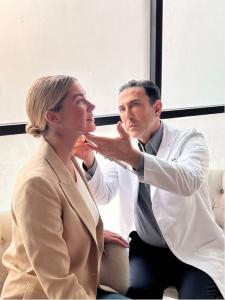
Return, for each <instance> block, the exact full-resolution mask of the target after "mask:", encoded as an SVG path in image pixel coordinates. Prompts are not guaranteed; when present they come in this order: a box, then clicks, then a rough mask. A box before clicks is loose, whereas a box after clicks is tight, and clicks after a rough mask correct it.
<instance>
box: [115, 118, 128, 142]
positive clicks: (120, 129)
mask: <svg viewBox="0 0 225 300" xmlns="http://www.w3.org/2000/svg"><path fill="white" fill-rule="evenodd" d="M116 127H117V131H118V133H119V135H120V137H121V138H128V137H129V135H128V133H127V132H126V130H125V129H124V127H123V125H122V122H120V121H119V122H118V123H117V124H116Z"/></svg>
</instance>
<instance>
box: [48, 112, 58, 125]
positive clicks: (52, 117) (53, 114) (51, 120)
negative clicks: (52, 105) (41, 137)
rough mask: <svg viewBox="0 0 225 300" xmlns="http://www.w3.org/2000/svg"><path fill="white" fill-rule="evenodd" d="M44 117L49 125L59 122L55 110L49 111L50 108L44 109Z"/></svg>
mask: <svg viewBox="0 0 225 300" xmlns="http://www.w3.org/2000/svg"><path fill="white" fill-rule="evenodd" d="M45 119H46V121H47V122H48V124H51V125H58V124H59V116H58V114H57V112H55V111H50V110H48V111H46V113H45Z"/></svg>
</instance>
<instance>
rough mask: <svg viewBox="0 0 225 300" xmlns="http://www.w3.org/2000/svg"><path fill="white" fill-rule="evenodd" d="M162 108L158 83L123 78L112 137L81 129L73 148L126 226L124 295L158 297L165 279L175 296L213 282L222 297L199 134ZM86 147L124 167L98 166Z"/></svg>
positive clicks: (217, 237)
mask: <svg viewBox="0 0 225 300" xmlns="http://www.w3.org/2000/svg"><path fill="white" fill-rule="evenodd" d="M161 111H162V102H161V100H160V93H159V89H158V88H157V86H155V85H154V84H153V83H152V82H150V81H130V82H128V83H126V84H125V85H123V86H122V87H121V89H120V92H119V112H120V117H121V120H122V123H123V125H122V124H121V123H118V125H117V129H118V132H119V137H117V138H104V137H96V136H93V135H90V134H87V135H86V140H85V139H84V140H83V141H81V142H80V144H79V145H77V147H76V149H77V154H78V156H80V157H82V158H83V161H84V168H85V170H86V173H87V177H88V180H89V186H90V188H91V190H92V192H93V194H94V196H95V199H96V201H97V202H98V203H99V204H104V203H107V202H109V201H110V200H111V199H112V198H113V197H114V196H115V194H116V193H117V192H119V195H120V205H121V221H122V222H121V230H122V233H123V234H128V233H130V232H131V233H130V238H131V241H130V252H129V259H130V288H129V290H128V297H130V298H162V295H163V291H164V290H165V289H166V287H168V286H171V285H172V286H175V287H176V288H177V290H178V292H179V298H185V299H190V298H198V299H203V298H204V299H209V298H216V294H217V292H218V288H219V290H220V291H221V293H222V294H223V296H225V289H224V234H223V231H222V229H220V228H219V226H218V225H217V224H216V223H215V221H214V219H213V214H212V208H211V203H210V199H209V193H208V187H207V170H208V161H209V157H208V149H207V146H206V144H205V141H204V137H203V136H202V134H200V133H198V132H197V131H196V130H194V129H193V130H179V129H177V128H173V127H170V126H168V125H166V124H165V123H164V122H162V121H161V120H160V114H161ZM131 138H134V139H137V143H138V147H139V149H138V148H137V147H135V146H134V145H133V144H132V142H131ZM81 149H82V151H80V150H81ZM93 150H95V151H97V152H99V153H101V154H103V155H104V156H106V157H110V158H113V159H114V160H120V161H122V162H124V163H126V165H130V166H131V167H132V168H131V169H130V171H131V172H129V170H128V169H125V168H122V167H121V166H119V165H117V164H116V163H115V162H109V163H108V166H107V167H105V168H104V170H102V171H101V170H100V167H99V166H98V164H97V161H96V160H95V158H94V152H93ZM81 153H82V155H81ZM103 174H104V175H103ZM132 230H133V231H132Z"/></svg>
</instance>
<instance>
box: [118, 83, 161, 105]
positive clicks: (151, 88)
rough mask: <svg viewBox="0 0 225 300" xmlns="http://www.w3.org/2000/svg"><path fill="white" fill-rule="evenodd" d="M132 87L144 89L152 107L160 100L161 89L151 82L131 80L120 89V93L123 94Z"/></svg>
mask: <svg viewBox="0 0 225 300" xmlns="http://www.w3.org/2000/svg"><path fill="white" fill-rule="evenodd" d="M132 87H143V89H144V90H145V93H146V94H147V95H148V97H149V102H150V104H151V105H152V104H154V103H155V102H156V100H159V99H160V90H159V88H158V87H157V85H155V84H154V83H153V82H151V81H149V80H130V81H128V82H127V83H125V84H123V85H122V86H121V87H120V88H119V93H121V92H122V91H123V90H125V89H128V88H132Z"/></svg>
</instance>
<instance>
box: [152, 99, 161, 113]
mask: <svg viewBox="0 0 225 300" xmlns="http://www.w3.org/2000/svg"><path fill="white" fill-rule="evenodd" d="M154 106H155V116H156V117H159V116H160V114H161V112H162V101H161V100H156V102H155V103H154Z"/></svg>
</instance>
